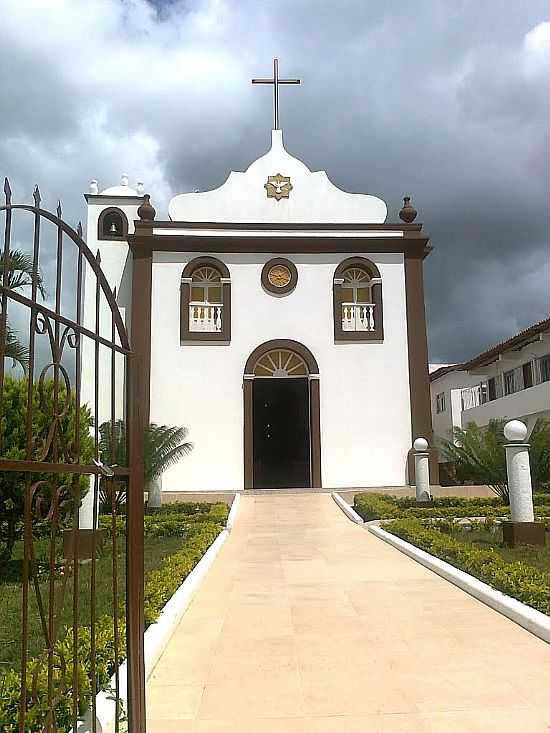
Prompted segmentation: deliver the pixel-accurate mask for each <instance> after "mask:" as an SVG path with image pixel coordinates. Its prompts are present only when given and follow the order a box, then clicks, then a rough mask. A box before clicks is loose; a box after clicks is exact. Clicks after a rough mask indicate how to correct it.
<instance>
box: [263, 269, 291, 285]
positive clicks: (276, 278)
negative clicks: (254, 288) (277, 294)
mask: <svg viewBox="0 0 550 733" xmlns="http://www.w3.org/2000/svg"><path fill="white" fill-rule="evenodd" d="M267 279H268V280H269V282H270V283H271V285H273V287H275V288H284V287H286V286H287V285H288V284H289V282H290V279H291V274H290V270H289V269H288V267H285V266H284V265H274V266H273V267H272V268H271V269H270V270H269V272H268V273H267Z"/></svg>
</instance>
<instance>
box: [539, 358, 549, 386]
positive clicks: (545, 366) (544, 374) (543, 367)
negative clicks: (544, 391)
mask: <svg viewBox="0 0 550 733" xmlns="http://www.w3.org/2000/svg"><path fill="white" fill-rule="evenodd" d="M539 369H540V381H541V382H550V354H545V356H542V357H541V358H540V359H539Z"/></svg>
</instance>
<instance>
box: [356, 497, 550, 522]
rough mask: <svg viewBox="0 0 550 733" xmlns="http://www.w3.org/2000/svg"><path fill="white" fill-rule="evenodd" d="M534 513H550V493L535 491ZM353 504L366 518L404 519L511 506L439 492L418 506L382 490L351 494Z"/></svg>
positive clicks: (496, 512) (489, 513) (487, 512)
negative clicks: (427, 501) (430, 504)
mask: <svg viewBox="0 0 550 733" xmlns="http://www.w3.org/2000/svg"><path fill="white" fill-rule="evenodd" d="M534 501H535V513H536V514H537V516H540V517H547V516H550V494H535V496H534ZM353 508H354V509H355V511H356V512H357V514H359V516H360V517H362V518H363V519H364V520H365V521H366V522H368V521H370V520H373V519H405V518H407V517H416V518H419V519H430V518H438V517H447V518H458V517H507V516H509V513H510V508H509V507H508V506H507V505H506V504H504V502H503V501H502V499H500V498H498V497H488V498H478V497H475V498H471V499H469V498H465V497H461V496H441V497H437V498H435V499H434V500H433V506H431V507H419V506H417V504H416V500H415V498H414V497H409V496H403V497H401V496H399V497H398V496H391V495H388V494H381V493H374V492H373V493H367V492H364V493H361V494H356V495H355V497H354V506H353Z"/></svg>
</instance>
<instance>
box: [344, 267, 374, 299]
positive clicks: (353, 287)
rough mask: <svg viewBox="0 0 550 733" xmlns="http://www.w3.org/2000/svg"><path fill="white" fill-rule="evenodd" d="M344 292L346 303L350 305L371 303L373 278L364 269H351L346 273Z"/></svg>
mask: <svg viewBox="0 0 550 733" xmlns="http://www.w3.org/2000/svg"><path fill="white" fill-rule="evenodd" d="M342 277H343V279H344V282H343V283H342V292H343V296H344V301H348V302H350V303H370V302H371V286H372V283H371V276H370V275H369V273H368V272H367V271H366V270H364V269H363V268H362V267H350V268H348V269H347V270H345V271H344V274H343V276H342Z"/></svg>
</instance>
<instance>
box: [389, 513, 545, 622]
mask: <svg viewBox="0 0 550 733" xmlns="http://www.w3.org/2000/svg"><path fill="white" fill-rule="evenodd" d="M381 526H382V529H384V530H386V531H387V532H390V533H391V534H394V535H396V536H397V537H401V539H403V540H405V541H406V542H410V543H411V544H412V545H415V546H416V547H419V548H420V549H422V550H425V551H426V552H429V553H430V554H432V555H435V557H438V558H439V559H441V560H445V561H446V562H448V563H450V564H451V565H454V566H455V567H457V568H459V569H460V570H463V571H464V572H466V573H469V574H470V575H473V576H474V577H476V578H478V579H479V580H481V581H483V582H484V583H487V584H488V585H490V586H492V587H493V588H495V589H496V590H500V591H502V592H503V593H506V594H507V595H509V596H511V597H512V598H516V599H517V600H518V601H522V602H523V603H526V604H527V605H529V606H532V607H533V608H535V609H537V610H538V611H541V612H542V613H545V614H550V572H545V571H543V570H541V569H539V568H536V567H534V566H533V565H530V564H528V563H525V562H522V561H512V562H510V561H507V560H505V559H504V558H503V557H502V556H501V555H500V554H499V552H498V550H497V549H496V548H494V547H491V548H479V547H475V546H473V545H472V544H471V543H469V542H463V541H462V542H461V541H459V540H458V539H456V538H455V537H452V536H451V535H449V534H447V533H446V531H445V530H446V529H448V528H445V526H444V525H439V526H438V524H437V523H427V522H421V521H420V520H419V519H398V520H395V521H391V522H384V523H383V524H382V525H381ZM442 530H444V531H442Z"/></svg>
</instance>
